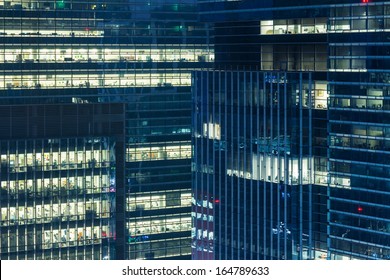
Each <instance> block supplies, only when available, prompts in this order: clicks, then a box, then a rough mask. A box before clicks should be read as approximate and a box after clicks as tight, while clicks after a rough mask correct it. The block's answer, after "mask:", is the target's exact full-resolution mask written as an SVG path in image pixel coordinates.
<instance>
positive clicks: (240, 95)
mask: <svg viewBox="0 0 390 280" xmlns="http://www.w3.org/2000/svg"><path fill="white" fill-rule="evenodd" d="M199 7H200V10H201V19H202V20H204V21H207V22H212V23H213V24H214V27H215V28H214V31H215V33H214V41H215V65H216V69H217V70H215V71H204V72H197V73H195V76H194V79H195V83H194V85H195V86H194V89H193V90H194V96H195V100H194V109H193V110H194V111H193V112H194V116H193V118H194V120H193V122H194V124H193V126H194V127H195V130H194V133H193V141H194V147H195V150H194V164H193V170H194V173H193V174H194V175H193V176H194V180H195V181H194V197H193V209H194V211H193V219H194V221H195V223H194V229H193V232H192V236H193V238H192V240H193V243H192V250H193V252H194V256H195V257H194V258H199V259H204V258H215V259H250V258H260V259H284V258H286V259H290V258H292V259H323V258H327V259H390V227H389V226H390V208H389V203H388V201H389V195H390V193H389V188H388V177H389V176H388V175H389V165H388V162H389V161H388V160H387V157H388V155H387V153H388V136H389V135H388V123H389V118H388V109H389V108H388V106H389V104H388V101H389V100H388V99H389V97H388V93H389V80H388V76H389V74H388V73H389V65H388V61H387V57H388V54H389V48H388V41H389V36H388V33H389V31H390V25H389V24H390V21H389V20H388V18H387V17H388V14H389V12H390V2H389V1H374V0H372V1H370V0H369V1H359V0H358V1H355V0H344V1H333V0H312V1H301V2H299V3H295V2H292V1H286V0H274V1H249V0H242V1H201V0H200V1H199ZM282 77H283V79H282ZM298 77H299V78H298ZM309 77H310V78H309ZM294 85H295V86H294ZM294 88H295V89H294ZM296 88H298V90H296ZM286 90H287V96H288V97H289V98H288V99H285V100H283V101H282V102H281V100H282V99H280V97H281V96H282V97H283V92H284V91H286ZM257 92H258V93H257ZM261 96H264V97H261ZM293 96H296V100H294V98H293ZM262 98H263V99H264V98H265V99H264V100H267V102H263V103H261V100H262ZM286 100H287V101H286ZM294 102H297V103H294ZM257 107H259V108H257ZM297 108H298V109H297ZM294 112H295V113H294ZM283 118H287V122H286V123H284V121H283ZM257 123H258V124H260V125H257V126H256V124H257ZM259 136H260V138H259ZM287 154H288V155H287ZM297 174H298V179H297ZM282 176H283V177H282ZM289 201H290V202H289ZM256 234H257V236H256Z"/></svg>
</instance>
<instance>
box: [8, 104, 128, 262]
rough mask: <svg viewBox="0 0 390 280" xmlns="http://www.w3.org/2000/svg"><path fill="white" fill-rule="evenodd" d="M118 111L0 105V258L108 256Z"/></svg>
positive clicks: (119, 141) (119, 136) (117, 186)
mask: <svg viewBox="0 0 390 280" xmlns="http://www.w3.org/2000/svg"><path fill="white" fill-rule="evenodd" d="M124 112H125V111H124V105H123V104H66V105H62V104H61V105H57V104H51V105H12V106H0V116H1V120H2V124H1V125H0V131H1V134H0V135H1V136H0V157H1V173H0V184H1V197H0V205H1V227H0V233H1V246H0V254H1V255H0V256H1V259H46V260H47V259H49V260H51V259H57V260H58V259H110V258H112V257H115V252H116V245H118V244H116V243H115V239H116V232H117V230H118V231H119V232H120V231H124V229H120V228H118V227H116V225H117V223H118V218H120V215H119V217H116V212H117V205H118V208H119V209H120V205H121V204H123V202H121V201H120V199H121V198H124V195H123V193H124V188H123V185H124V156H123V154H124V133H123V132H124ZM103 118H104V119H103ZM102 119H103V120H102ZM60 120H61V121H60ZM122 224H123V221H122ZM118 225H120V223H118ZM120 249H121V247H119V250H120Z"/></svg>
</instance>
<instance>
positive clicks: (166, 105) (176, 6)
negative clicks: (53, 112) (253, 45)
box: [0, 0, 213, 259]
mask: <svg viewBox="0 0 390 280" xmlns="http://www.w3.org/2000/svg"><path fill="white" fill-rule="evenodd" d="M0 15H1V18H2V19H3V20H2V21H1V22H0V103H1V104H2V105H6V104H21V103H23V104H48V103H79V104H81V103H100V102H102V103H113V102H114V103H115V102H122V103H125V104H126V124H125V135H126V148H125V160H126V181H125V183H124V186H123V187H124V188H125V189H126V191H125V192H124V193H125V195H126V198H124V201H125V202H124V203H123V204H121V206H122V207H124V209H123V212H122V213H121V215H122V216H123V220H122V222H123V223H122V224H123V225H122V226H124V227H125V228H126V231H125V232H123V233H122V234H121V236H119V235H117V244H122V247H123V249H122V250H116V255H110V256H108V257H109V258H118V259H152V258H155V259H157V258H158V259H161V258H178V259H180V258H187V259H189V258H190V254H191V252H190V251H191V250H190V248H191V245H190V244H191V234H190V232H191V226H190V223H191V216H190V212H191V160H190V158H191V152H192V151H191V136H190V131H191V128H190V126H191V71H192V70H194V69H198V68H205V67H208V66H209V65H210V64H211V63H212V61H213V50H212V48H210V47H211V45H210V41H208V40H207V35H208V31H207V30H208V28H207V24H200V23H199V22H198V17H197V10H196V0H149V1H132V0H130V1H127V0H126V1H122V0H118V1H103V2H102V1H81V0H80V1H77V0H72V1H71V0H69V1H67V0H65V1H43V0H42V1H41V0H37V1H29V0H27V1H24V0H23V1H21V0H12V1H0ZM59 121H61V120H59ZM118 246H119V245H118ZM65 257H66V256H65V255H63V256H62V257H61V258H65ZM68 257H69V258H75V256H74V255H69V256H68ZM100 257H104V256H103V255H101V256H97V255H96V256H94V257H93V258H100ZM20 258H24V256H22V255H20ZM53 258H54V256H53ZM77 258H83V255H80V256H77Z"/></svg>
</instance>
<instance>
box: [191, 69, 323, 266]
mask: <svg viewBox="0 0 390 280" xmlns="http://www.w3.org/2000/svg"><path fill="white" fill-rule="evenodd" d="M194 79H195V80H196V83H194V93H195V104H194V120H193V121H194V127H195V129H194V138H193V141H194V151H195V155H194V164H193V168H194V172H195V173H194V174H195V175H194V190H193V191H194V208H193V209H194V211H193V212H194V214H193V220H194V231H193V243H192V248H193V258H194V259H302V258H305V259H306V258H312V257H313V256H314V253H315V252H314V251H313V247H314V246H313V244H311V243H312V240H311V239H312V235H313V234H314V232H313V229H312V223H313V222H312V219H313V217H311V216H312V214H313V212H314V213H315V212H316V209H312V208H313V206H312V203H311V196H312V193H313V189H314V188H313V183H314V176H313V174H314V173H313V172H312V170H313V165H314V160H313V158H314V157H313V154H312V150H313V143H312V141H311V139H312V137H313V135H312V134H313V131H312V115H313V108H314V106H312V105H313V104H314V103H315V101H314V98H313V100H312V99H311V97H310V96H309V100H305V98H304V97H305V95H306V93H307V92H308V91H310V90H311V89H312V88H313V87H314V85H313V83H312V80H311V74H310V73H288V72H259V71H210V72H196V73H195V76H194ZM301 248H302V250H301Z"/></svg>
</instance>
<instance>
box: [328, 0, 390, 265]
mask: <svg viewBox="0 0 390 280" xmlns="http://www.w3.org/2000/svg"><path fill="white" fill-rule="evenodd" d="M389 14H390V2H389V1H385V2H379V1H378V2H377V3H369V4H367V5H356V4H355V5H348V6H344V7H341V8H338V9H336V8H331V9H330V18H329V51H330V54H329V55H330V57H329V58H330V59H329V61H330V65H329V67H330V69H329V71H330V72H329V86H330V87H329V89H330V92H329V93H330V100H329V101H330V107H329V112H328V116H329V179H330V181H329V186H330V188H329V200H330V201H329V202H330V209H329V230H330V231H329V239H330V240H329V242H330V244H329V247H330V254H331V258H332V259H345V258H347V259H350V258H357V259H390V208H389V206H390V205H389V201H390V181H389V175H390V166H389V163H390V161H389V159H390V158H389V156H390V142H389V137H390V128H389V124H390V118H389V110H390V103H389V102H390V99H389V93H390V91H389V90H390V79H389V77H390V64H389V61H388V59H387V58H388V56H389V53H390V48H389V42H390V41H389V38H388V34H389V31H390V19H389V18H388V17H389Z"/></svg>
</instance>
